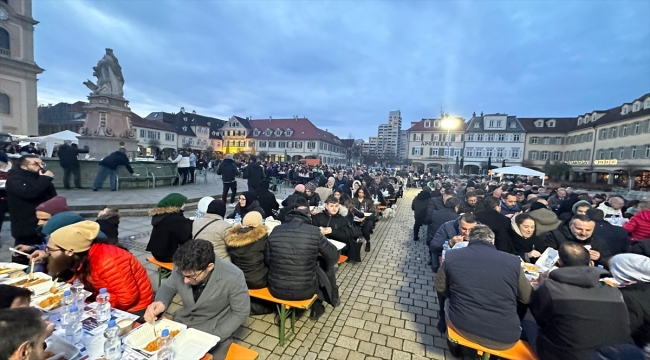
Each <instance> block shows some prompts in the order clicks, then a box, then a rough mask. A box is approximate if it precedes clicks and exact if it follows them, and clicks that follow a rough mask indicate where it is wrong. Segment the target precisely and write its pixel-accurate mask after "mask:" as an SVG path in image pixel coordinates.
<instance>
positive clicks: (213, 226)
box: [192, 200, 232, 261]
mask: <svg viewBox="0 0 650 360" xmlns="http://www.w3.org/2000/svg"><path fill="white" fill-rule="evenodd" d="M224 216H226V203H225V202H223V201H221V200H212V201H211V202H210V204H208V208H207V209H206V212H205V215H203V217H201V218H198V219H196V220H194V224H192V239H203V240H208V241H209V242H211V243H212V246H214V253H215V254H216V255H217V256H218V257H220V258H221V259H223V260H226V261H230V255H229V254H228V249H227V248H226V241H225V239H226V234H227V233H228V230H230V228H231V227H232V225H230V224H229V223H227V222H226V221H224Z"/></svg>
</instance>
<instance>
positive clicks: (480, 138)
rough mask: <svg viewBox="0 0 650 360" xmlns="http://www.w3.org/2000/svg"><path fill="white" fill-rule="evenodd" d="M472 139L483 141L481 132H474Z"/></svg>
mask: <svg viewBox="0 0 650 360" xmlns="http://www.w3.org/2000/svg"><path fill="white" fill-rule="evenodd" d="M486 137H487V135H486ZM474 141H483V134H474Z"/></svg>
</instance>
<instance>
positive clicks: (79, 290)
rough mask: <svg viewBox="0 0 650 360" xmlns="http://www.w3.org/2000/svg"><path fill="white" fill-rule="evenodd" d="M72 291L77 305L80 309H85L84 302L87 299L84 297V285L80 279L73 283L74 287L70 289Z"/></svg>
mask: <svg viewBox="0 0 650 360" xmlns="http://www.w3.org/2000/svg"><path fill="white" fill-rule="evenodd" d="M70 290H71V291H72V295H73V296H74V302H75V305H77V307H78V308H79V309H83V308H84V300H85V299H86V297H85V296H84V284H83V283H82V282H81V281H79V279H75V281H74V282H73V283H72V286H71V287H70Z"/></svg>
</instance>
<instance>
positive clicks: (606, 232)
mask: <svg viewBox="0 0 650 360" xmlns="http://www.w3.org/2000/svg"><path fill="white" fill-rule="evenodd" d="M587 216H589V218H591V219H592V220H593V221H594V222H596V227H595V228H594V236H595V237H597V238H600V239H603V240H605V242H606V243H607V247H608V248H609V256H614V255H617V254H622V253H626V252H628V250H629V249H630V236H629V235H628V234H627V231H625V229H623V228H622V227H620V226H615V225H612V224H610V223H609V222H607V221H605V214H604V213H603V211H602V210H600V209H594V208H589V210H587Z"/></svg>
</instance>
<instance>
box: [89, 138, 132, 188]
mask: <svg viewBox="0 0 650 360" xmlns="http://www.w3.org/2000/svg"><path fill="white" fill-rule="evenodd" d="M120 165H122V166H124V167H126V170H128V171H129V173H131V174H133V169H132V168H131V164H129V158H128V157H127V156H126V150H125V149H124V148H120V149H119V150H118V151H116V152H114V153H112V154H110V155H108V156H106V157H105V158H103V159H102V161H100V162H99V168H98V169H97V175H95V181H94V182H93V191H97V190H98V189H101V188H102V185H103V184H104V181H105V180H106V178H107V177H109V176H110V183H111V191H117V172H116V171H115V170H116V169H117V167H118V166H120Z"/></svg>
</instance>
